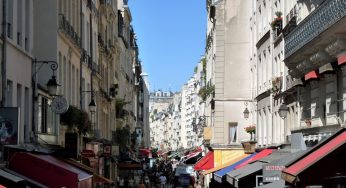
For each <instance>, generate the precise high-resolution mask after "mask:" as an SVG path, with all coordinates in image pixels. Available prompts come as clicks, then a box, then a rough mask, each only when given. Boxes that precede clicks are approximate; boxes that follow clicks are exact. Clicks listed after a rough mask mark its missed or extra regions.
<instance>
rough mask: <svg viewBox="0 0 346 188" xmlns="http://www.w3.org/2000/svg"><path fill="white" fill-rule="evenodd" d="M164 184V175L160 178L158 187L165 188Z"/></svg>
mask: <svg viewBox="0 0 346 188" xmlns="http://www.w3.org/2000/svg"><path fill="white" fill-rule="evenodd" d="M166 183H167V178H166V176H165V175H164V174H162V175H161V176H160V185H161V186H160V187H161V188H166Z"/></svg>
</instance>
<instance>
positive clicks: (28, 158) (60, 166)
mask: <svg viewBox="0 0 346 188" xmlns="http://www.w3.org/2000/svg"><path fill="white" fill-rule="evenodd" d="M8 168H9V169H10V170H13V171H15V172H17V173H18V174H21V175H23V176H26V177H28V178H30V179H32V180H34V181H37V182H39V183H41V184H43V185H46V186H48V187H76V186H78V185H79V184H80V182H83V185H87V184H85V182H88V180H89V179H90V178H92V174H89V173H87V172H85V171H83V170H81V169H79V168H77V167H74V166H72V165H69V164H67V163H65V162H63V161H61V160H58V159H56V158H54V157H52V156H50V155H34V154H31V153H24V152H17V153H15V154H13V156H12V158H11V159H10V161H9V167H8ZM47 172H49V173H47ZM84 181H85V182H84Z"/></svg>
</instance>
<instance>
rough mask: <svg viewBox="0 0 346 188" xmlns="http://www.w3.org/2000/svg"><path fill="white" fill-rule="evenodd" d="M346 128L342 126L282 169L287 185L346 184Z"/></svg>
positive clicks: (328, 185)
mask: <svg viewBox="0 0 346 188" xmlns="http://www.w3.org/2000/svg"><path fill="white" fill-rule="evenodd" d="M345 159H346V129H345V128H341V129H340V130H339V131H338V132H336V133H335V134H333V135H332V136H330V137H329V138H327V139H325V140H323V141H322V142H320V143H318V144H317V145H316V146H314V147H313V148H311V149H310V150H308V151H307V152H306V153H304V155H302V156H300V157H299V158H297V159H295V160H294V161H292V162H291V163H290V164H288V165H287V168H285V169H284V170H283V171H282V179H284V180H285V182H286V185H292V186H293V185H294V186H298V187H309V186H323V187H345V186H346V163H345Z"/></svg>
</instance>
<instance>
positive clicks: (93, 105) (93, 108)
mask: <svg viewBox="0 0 346 188" xmlns="http://www.w3.org/2000/svg"><path fill="white" fill-rule="evenodd" d="M89 110H90V112H96V102H95V100H94V99H91V101H90V103H89Z"/></svg>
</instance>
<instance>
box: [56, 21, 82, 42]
mask: <svg viewBox="0 0 346 188" xmlns="http://www.w3.org/2000/svg"><path fill="white" fill-rule="evenodd" d="M59 29H61V30H62V31H63V32H64V33H65V34H66V35H67V36H68V37H69V38H70V39H71V40H72V41H73V43H74V44H75V45H76V46H77V47H78V48H80V47H81V39H80V37H79V36H78V34H77V32H76V31H75V30H74V28H73V27H72V25H71V24H70V22H69V21H68V20H67V19H66V17H65V15H63V14H60V15H59Z"/></svg>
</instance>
